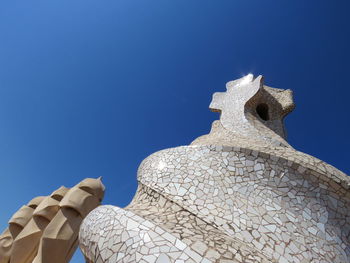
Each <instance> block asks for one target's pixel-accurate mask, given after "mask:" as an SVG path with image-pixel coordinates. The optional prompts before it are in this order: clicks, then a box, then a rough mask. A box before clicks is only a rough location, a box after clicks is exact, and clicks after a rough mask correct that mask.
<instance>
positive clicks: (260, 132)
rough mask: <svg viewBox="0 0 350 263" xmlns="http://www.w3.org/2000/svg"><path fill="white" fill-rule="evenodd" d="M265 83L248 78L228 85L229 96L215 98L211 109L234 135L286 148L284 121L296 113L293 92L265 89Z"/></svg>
mask: <svg viewBox="0 0 350 263" xmlns="http://www.w3.org/2000/svg"><path fill="white" fill-rule="evenodd" d="M263 80H264V79H263V76H261V75H259V76H258V77H256V78H254V76H253V74H248V75H246V76H244V77H242V78H240V79H237V80H233V81H230V82H228V83H227V84H226V92H216V93H214V94H213V99H212V101H211V103H210V105H209V108H210V109H211V110H212V111H216V112H220V122H221V124H222V126H223V127H224V128H225V129H227V130H229V131H231V132H234V133H236V134H239V135H241V136H244V137H254V138H255V139H258V138H261V139H263V140H264V141H268V140H271V139H272V140H275V141H276V140H277V141H280V142H281V143H282V144H287V143H286V142H285V141H284V138H285V129H284V124H283V118H284V117H285V115H287V114H288V113H289V112H290V111H292V110H293V109H294V103H293V98H292V92H291V91H290V90H282V89H274V88H270V87H267V86H264V84H263Z"/></svg>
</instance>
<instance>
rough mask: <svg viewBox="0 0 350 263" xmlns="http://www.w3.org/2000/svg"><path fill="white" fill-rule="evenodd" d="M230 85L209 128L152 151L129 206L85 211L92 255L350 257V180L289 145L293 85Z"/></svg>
mask: <svg viewBox="0 0 350 263" xmlns="http://www.w3.org/2000/svg"><path fill="white" fill-rule="evenodd" d="M226 89H227V91H226V92H221V93H215V94H214V96H213V100H212V103H211V104H210V108H211V109H212V110H214V111H219V112H220V113H221V116H220V120H218V121H215V122H214V123H213V125H212V129H211V132H210V133H209V134H208V135H204V136H201V137H199V138H197V139H196V140H194V142H193V143H192V144H191V145H190V146H180V147H176V148H170V149H165V150H162V151H159V152H156V153H154V154H152V155H150V156H149V157H147V158H146V159H145V160H144V161H143V162H142V163H141V165H140V167H139V170H138V177H137V178H138V182H139V187H138V190H137V193H136V195H135V197H134V199H133V201H132V202H131V203H130V205H128V206H127V207H125V208H124V209H122V208H118V207H115V206H101V207H98V208H97V209H95V210H94V211H92V212H91V213H90V214H89V215H88V216H87V217H86V218H85V220H84V221H83V224H82V226H81V229H80V238H79V240H80V247H81V249H82V251H83V253H84V255H85V257H86V260H87V262H222V263H224V262H281V263H284V262H302V263H305V262H334V263H344V262H350V241H349V239H350V211H349V207H350V206H349V204H350V191H349V188H350V180H349V177H348V176H347V175H345V174H344V173H342V172H341V171H339V170H337V169H336V168H334V167H332V166H331V165H329V164H326V163H325V162H322V161H321V160H318V159H317V158H314V157H312V156H310V155H307V154H304V153H301V152H298V151H296V150H295V149H293V148H292V147H291V146H290V145H289V144H288V143H287V142H286V139H285V128H284V125H283V118H284V117H285V115H286V114H288V113H289V112H290V111H291V110H292V109H293V108H294V104H293V100H292V93H291V91H289V90H281V89H273V88H270V87H267V86H264V85H263V78H262V77H261V76H259V77H257V78H254V77H253V76H252V75H248V76H246V77H244V78H241V79H239V80H235V81H231V82H229V83H228V84H227V85H226Z"/></svg>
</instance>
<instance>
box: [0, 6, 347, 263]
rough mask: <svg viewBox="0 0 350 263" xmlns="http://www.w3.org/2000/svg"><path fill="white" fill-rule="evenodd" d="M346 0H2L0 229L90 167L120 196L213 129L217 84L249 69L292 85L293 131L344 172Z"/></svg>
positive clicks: (117, 200) (296, 141)
mask: <svg viewBox="0 0 350 263" xmlns="http://www.w3.org/2000/svg"><path fill="white" fill-rule="evenodd" d="M347 2H348V1H342V0H338V1H331V0H329V1H322V0H310V1H305V0H298V1H296V0H294V1H279V0H274V1H269V0H267V1H261V0H254V1H253V0H241V1H239V0H220V1H215V0H210V1H208V0H142V1H135V0H103V1H101V0H100V1H97V0H94V1H91V0H59V1H58V0H52V1H47V0H35V1H28V0H26V1H17V0H5V1H1V3H0V176H1V189H2V190H1V195H2V198H1V199H0V206H1V213H0V227H1V229H4V228H5V226H6V224H7V220H8V219H9V218H10V217H11V215H12V213H13V212H15V211H16V210H17V209H18V208H19V207H20V206H21V205H22V204H25V203H26V202H27V201H29V200H30V199H31V198H32V197H34V196H37V195H47V194H49V193H50V192H51V191H53V190H54V189H56V188H58V187H59V186H60V185H65V186H67V187H70V186H73V185H74V184H76V183H78V182H79V181H80V180H82V179H83V178H85V177H98V176H103V181H104V184H105V185H106V187H107V191H106V195H105V200H104V202H103V203H105V204H115V205H118V206H125V205H127V204H128V203H129V201H130V199H131V198H132V196H133V195H134V192H135V189H136V185H137V184H136V171H137V167H138V165H139V163H140V162H141V161H142V160H143V159H144V158H145V157H146V156H148V155H149V154H151V153H152V152H155V151H157V150H160V149H164V148H168V147H174V146H178V145H186V144H189V143H190V142H191V141H192V140H193V139H195V138H196V137H197V136H200V135H202V134H205V133H208V131H209V129H210V125H211V122H212V121H213V120H214V119H216V118H218V115H217V114H215V113H211V112H210V111H209V110H208V105H209V103H210V100H211V95H212V93H214V92H216V91H224V90H225V83H226V82H227V81H229V80H232V79H236V78H239V77H241V76H242V75H245V74H247V73H249V72H252V73H254V74H256V75H257V74H263V75H264V76H265V81H266V84H267V85H270V86H272V87H276V88H283V89H292V90H293V91H294V95H295V102H296V105H297V107H296V109H295V111H294V112H293V113H292V114H291V115H290V116H289V117H288V118H287V119H286V124H287V127H288V133H289V142H290V143H291V144H292V145H293V146H294V147H295V148H296V149H298V150H301V151H303V152H306V153H309V154H311V155H314V156H316V157H318V158H320V159H322V160H324V161H327V162H328V163H330V164H332V165H334V166H336V167H337V168H339V169H341V170H342V171H344V172H346V173H347V174H349V173H350V167H349V161H350V160H349V149H350V142H349V138H348V136H349V126H350V122H349V120H350V118H349V109H350V106H349V103H348V101H349V96H350V91H349V89H350V87H349V70H350V67H349V61H350V51H349V50H350V49H349V47H350V40H349V37H350V34H349V33H350V32H349V31H350V30H349V27H350V22H349V13H348V10H349V5H348V4H347ZM73 262H83V259H82V257H81V256H80V255H76V256H75V257H74V259H73Z"/></svg>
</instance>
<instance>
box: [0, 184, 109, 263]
mask: <svg viewBox="0 0 350 263" xmlns="http://www.w3.org/2000/svg"><path fill="white" fill-rule="evenodd" d="M104 189H105V188H104V186H103V184H102V182H101V179H100V178H98V179H91V178H87V179H84V180H83V181H81V182H80V183H79V184H77V185H76V186H74V187H72V188H71V189H68V188H66V187H64V186H62V187H60V188H59V189H57V190H56V191H54V192H53V193H52V194H51V195H50V196H47V197H39V198H36V199H33V200H32V201H31V202H30V203H29V204H28V205H27V206H24V207H22V208H21V209H20V210H19V211H18V212H17V213H15V214H14V216H13V217H12V219H11V220H10V221H9V224H10V225H9V228H8V229H7V230H5V231H4V234H3V235H2V236H1V237H0V263H9V262H11V263H32V262H35V263H46V262H50V263H51V262H53V263H56V262H57V263H65V262H69V260H70V258H71V257H72V255H73V253H74V251H75V250H76V248H77V244H78V243H77V242H78V232H79V226H80V223H81V221H82V220H83V218H84V217H85V216H86V215H87V214H88V213H89V212H90V211H91V210H92V209H94V208H95V207H97V206H98V205H99V204H100V202H101V201H102V198H103V195H104Z"/></svg>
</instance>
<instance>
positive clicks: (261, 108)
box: [256, 103, 270, 121]
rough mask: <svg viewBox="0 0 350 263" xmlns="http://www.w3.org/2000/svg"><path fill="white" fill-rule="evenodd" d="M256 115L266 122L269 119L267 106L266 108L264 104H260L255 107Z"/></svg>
mask: <svg viewBox="0 0 350 263" xmlns="http://www.w3.org/2000/svg"><path fill="white" fill-rule="evenodd" d="M256 113H257V114H258V115H259V117H260V118H261V119H263V120H264V121H268V120H269V119H270V116H269V106H267V104H266V103H260V104H259V105H258V106H256Z"/></svg>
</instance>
